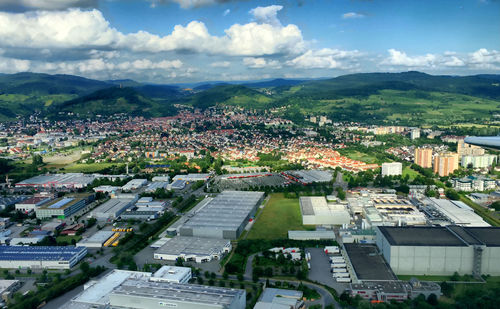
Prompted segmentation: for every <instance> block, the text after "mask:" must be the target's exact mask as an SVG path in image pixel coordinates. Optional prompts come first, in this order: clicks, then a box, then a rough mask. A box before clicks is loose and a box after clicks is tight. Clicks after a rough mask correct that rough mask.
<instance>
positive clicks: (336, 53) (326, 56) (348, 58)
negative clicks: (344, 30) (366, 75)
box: [287, 48, 361, 69]
mask: <svg viewBox="0 0 500 309" xmlns="http://www.w3.org/2000/svg"><path fill="white" fill-rule="evenodd" d="M360 55H361V53H360V52H359V51H357V50H352V51H344V50H338V49H330V48H323V49H320V50H308V51H307V52H305V53H304V54H302V55H300V56H298V57H296V58H294V59H292V60H289V61H288V62H287V65H289V66H293V67H296V68H302V69H349V68H354V67H356V66H357V64H356V63H353V62H355V61H356V59H357V58H358V57H360Z"/></svg>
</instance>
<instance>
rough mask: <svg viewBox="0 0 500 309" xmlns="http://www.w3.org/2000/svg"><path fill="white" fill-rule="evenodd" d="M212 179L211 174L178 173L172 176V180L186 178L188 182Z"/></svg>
mask: <svg viewBox="0 0 500 309" xmlns="http://www.w3.org/2000/svg"><path fill="white" fill-rule="evenodd" d="M208 179H210V174H187V175H176V176H175V177H174V178H172V182H175V181H176V180H184V181H186V182H196V181H207V180H208Z"/></svg>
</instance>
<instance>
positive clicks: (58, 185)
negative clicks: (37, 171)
mask: <svg viewBox="0 0 500 309" xmlns="http://www.w3.org/2000/svg"><path fill="white" fill-rule="evenodd" d="M95 178H96V177H95V176H94V175H86V174H83V173H66V174H46V175H39V176H35V177H32V178H29V179H26V180H23V181H20V182H18V183H17V184H16V187H18V188H22V187H30V188H43V189H63V188H67V189H80V188H85V187H87V186H88V185H90V184H91V183H92V182H93V181H94V179H95Z"/></svg>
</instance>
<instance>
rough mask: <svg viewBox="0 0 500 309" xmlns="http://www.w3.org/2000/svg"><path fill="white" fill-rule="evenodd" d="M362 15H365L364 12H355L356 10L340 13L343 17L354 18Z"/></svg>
mask: <svg viewBox="0 0 500 309" xmlns="http://www.w3.org/2000/svg"><path fill="white" fill-rule="evenodd" d="M363 17H365V15H364V14H361V13H356V12H349V13H345V14H342V18H343V19H355V18H363Z"/></svg>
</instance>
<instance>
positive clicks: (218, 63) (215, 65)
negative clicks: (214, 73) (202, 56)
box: [210, 61, 231, 68]
mask: <svg viewBox="0 0 500 309" xmlns="http://www.w3.org/2000/svg"><path fill="white" fill-rule="evenodd" d="M210 66H211V67H212V68H228V67H230V66H231V62H229V61H216V62H212V63H211V64H210Z"/></svg>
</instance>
